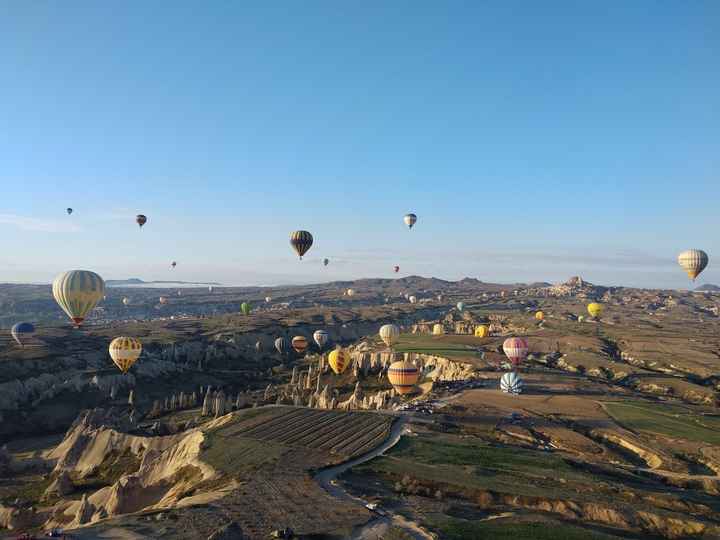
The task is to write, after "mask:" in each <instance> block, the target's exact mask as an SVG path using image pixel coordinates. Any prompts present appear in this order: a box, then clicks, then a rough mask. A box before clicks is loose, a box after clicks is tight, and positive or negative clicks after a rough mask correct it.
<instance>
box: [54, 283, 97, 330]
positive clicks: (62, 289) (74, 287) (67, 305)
mask: <svg viewBox="0 0 720 540" xmlns="http://www.w3.org/2000/svg"><path fill="white" fill-rule="evenodd" d="M52 293H53V296H54V297H55V301H56V302H57V303H58V305H59V306H60V307H61V308H62V309H63V311H64V312H65V313H67V315H68V317H70V318H71V319H72V321H73V322H74V323H75V325H76V326H80V324H82V322H83V321H84V320H85V317H86V315H87V314H88V313H89V312H90V311H91V310H92V309H93V308H94V307H95V306H96V305H97V303H98V302H99V301H100V300H101V299H102V297H103V295H104V294H105V282H104V281H103V279H102V278H101V277H100V276H99V275H97V274H96V273H95V272H91V271H90V270H70V271H69V272H63V273H62V274H60V275H59V276H57V277H56V278H55V280H54V281H53V285H52Z"/></svg>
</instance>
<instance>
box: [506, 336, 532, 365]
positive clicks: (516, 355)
mask: <svg viewBox="0 0 720 540" xmlns="http://www.w3.org/2000/svg"><path fill="white" fill-rule="evenodd" d="M503 351H504V352H505V356H507V357H508V360H510V363H511V364H512V365H513V366H514V367H518V366H519V365H520V363H521V362H522V361H523V360H525V357H526V356H527V354H528V342H527V340H526V339H523V338H519V337H511V338H507V339H506V340H505V342H504V343H503Z"/></svg>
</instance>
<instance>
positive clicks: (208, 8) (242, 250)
mask: <svg viewBox="0 0 720 540" xmlns="http://www.w3.org/2000/svg"><path fill="white" fill-rule="evenodd" d="M0 10H1V13H0V185H1V186H2V191H1V193H2V196H0V234H2V238H3V248H4V249H3V250H2V251H1V252H0V280H3V281H6V280H12V281H49V280H51V279H52V277H53V276H54V275H55V274H57V273H58V272H60V271H63V270H67V269H70V268H78V267H79V268H89V269H95V270H97V271H98V272H100V273H101V275H103V276H104V277H105V278H108V279H112V278H124V277H130V276H136V277H141V278H144V279H168V278H169V277H170V276H175V277H176V278H178V279H185V280H217V281H221V282H224V283H227V284H269V283H277V282H284V283H287V282H308V281H324V280H327V279H338V278H357V277H369V276H391V275H392V273H391V269H392V266H393V265H394V264H399V265H400V266H401V274H411V273H412V274H422V275H434V276H437V277H442V278H447V279H458V278H461V277H463V276H472V277H478V278H479V279H483V280H486V281H500V282H510V281H534V280H549V281H555V280H560V279H565V278H567V277H569V276H571V275H573V274H581V275H582V276H583V277H585V278H586V279H588V280H591V281H595V282H599V283H606V284H627V285H645V286H678V287H682V286H686V285H687V280H686V278H685V276H684V274H683V273H682V272H681V271H680V269H679V268H677V267H676V263H675V256H676V254H677V252H678V251H680V250H682V249H685V248H690V247H700V248H703V249H705V250H706V251H707V252H708V253H709V254H710V257H711V266H710V267H709V268H708V270H706V272H705V274H703V276H701V279H700V280H699V282H700V283H702V282H713V281H714V282H720V239H719V235H718V233H719V231H720V217H719V214H718V201H719V200H720V64H719V62H720V60H719V59H720V2H716V1H714V0H708V1H704V2H703V1H694V2H681V1H675V2H657V1H641V0H638V1H634V2H625V1H620V0H613V1H609V2H595V3H591V2H576V1H566V2H563V1H551V2H505V1H495V2H485V1H476V2H468V1H464V2H460V1H447V2H437V1H417V0H407V1H399V0H398V1H394V0H390V1H376V0H371V1H367V2H338V1H335V0H332V1H322V2H321V1H308V2H260V1H258V2H250V1H248V2H220V1H215V2H177V1H173V2H170V1H168V2H162V1H157V2H141V1H137V2H136V1H127V2H96V1H92V2H91V1H88V2H79V1H78V2H73V1H70V2H51V1H33V2H6V3H4V4H3V5H2V7H1V8H0ZM67 206H72V207H73V208H75V213H74V214H73V215H72V216H71V217H68V216H66V215H65V208H66V207H67ZM408 211H414V212H416V213H417V214H418V216H419V221H418V224H417V225H416V227H415V229H413V230H412V231H408V230H407V229H406V228H405V227H404V225H403V223H402V216H403V214H405V213H406V212H408ZM138 212H142V213H145V214H147V215H148V217H149V222H148V224H147V225H146V227H145V228H144V229H143V230H142V231H140V230H138V228H137V226H136V225H135V224H134V216H135V214H136V213H138ZM295 229H307V230H310V231H312V232H313V234H314V235H315V246H314V247H313V248H312V250H311V251H310V253H309V254H308V256H307V257H306V260H304V261H303V262H302V263H300V262H298V261H297V258H296V257H294V254H293V253H292V251H291V249H290V246H289V244H288V235H289V233H290V232H291V231H292V230H295ZM325 256H327V257H329V258H331V259H332V263H331V265H330V266H329V267H328V268H326V269H323V268H322V265H321V264H320V260H321V258H322V257H325ZM173 259H175V260H177V261H178V267H177V269H176V270H175V271H173V272H172V273H170V271H169V263H170V261H172V260H173ZM713 263H715V264H714V265H713Z"/></svg>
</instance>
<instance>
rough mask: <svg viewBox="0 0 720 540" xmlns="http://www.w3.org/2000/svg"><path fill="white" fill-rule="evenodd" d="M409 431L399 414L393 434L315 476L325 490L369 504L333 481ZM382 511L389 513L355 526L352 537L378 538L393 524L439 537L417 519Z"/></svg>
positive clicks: (426, 537) (419, 539) (426, 539)
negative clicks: (348, 459) (364, 451)
mask: <svg viewBox="0 0 720 540" xmlns="http://www.w3.org/2000/svg"><path fill="white" fill-rule="evenodd" d="M408 432H409V430H408V428H407V426H406V425H405V418H404V417H403V416H400V417H399V418H398V419H397V420H396V421H395V422H394V423H393V426H392V428H391V429H390V436H389V437H388V438H387V439H386V440H385V441H384V442H383V443H382V444H381V445H380V446H378V447H377V448H375V449H374V450H371V451H370V452H368V453H367V454H364V455H362V456H360V457H357V458H354V459H351V460H350V461H346V462H344V463H341V464H340V465H335V466H334V467H328V468H327V469H323V470H322V471H320V472H319V473H317V474H316V475H315V480H316V481H317V482H318V483H319V484H320V486H321V487H322V488H323V489H324V490H325V491H327V492H328V493H329V494H330V495H332V496H333V497H335V498H336V499H341V500H344V501H350V502H353V503H356V504H361V505H363V506H366V505H367V501H364V500H363V499H361V498H360V497H355V496H353V495H350V494H349V493H348V492H347V491H345V490H344V489H342V488H341V487H340V486H338V485H333V483H332V481H333V480H334V479H335V478H337V477H338V476H340V475H341V474H342V473H344V472H345V471H347V470H348V469H350V468H352V467H355V466H356V465H360V464H361V463H365V462H367V461H370V460H371V459H374V458H376V457H378V456H381V455H383V454H384V453H385V452H386V451H387V450H389V449H390V448H392V447H393V446H395V445H396V444H397V443H398V442H399V441H400V439H401V437H402V436H403V434H405V433H408ZM383 512H384V513H386V515H377V517H375V518H374V519H371V520H370V521H369V522H367V523H366V524H365V525H363V526H361V527H358V528H356V529H355V530H354V531H353V533H352V536H351V537H350V540H379V539H382V538H384V536H385V535H386V534H387V532H388V531H389V529H390V528H391V527H397V528H400V529H402V530H403V531H405V532H406V533H408V534H409V535H410V536H411V537H412V538H414V539H416V540H435V538H436V537H435V536H434V535H433V534H430V533H428V532H427V531H425V530H424V529H423V528H422V527H420V525H418V524H417V523H415V522H414V521H410V520H408V519H406V518H404V517H403V516H401V515H398V514H392V513H390V512H387V511H386V510H383Z"/></svg>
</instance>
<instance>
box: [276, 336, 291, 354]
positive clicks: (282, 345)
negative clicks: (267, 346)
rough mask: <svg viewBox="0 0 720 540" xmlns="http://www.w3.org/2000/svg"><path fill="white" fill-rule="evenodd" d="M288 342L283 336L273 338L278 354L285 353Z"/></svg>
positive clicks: (288, 346)
mask: <svg viewBox="0 0 720 540" xmlns="http://www.w3.org/2000/svg"><path fill="white" fill-rule="evenodd" d="M289 348H290V344H289V343H288V340H287V339H285V338H284V337H279V338H277V339H276V340H275V350H276V351H277V352H279V353H280V354H287V352H288V349H289Z"/></svg>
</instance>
